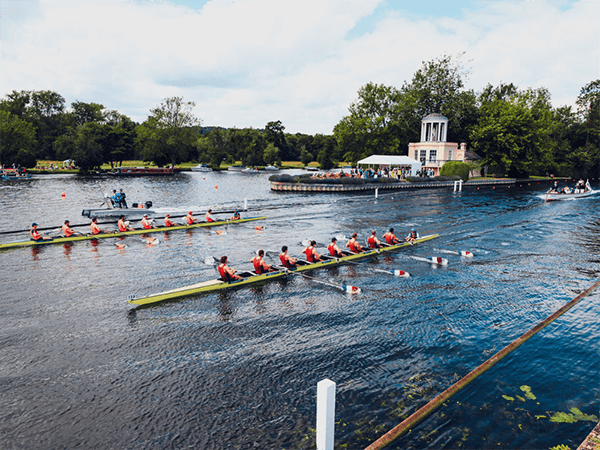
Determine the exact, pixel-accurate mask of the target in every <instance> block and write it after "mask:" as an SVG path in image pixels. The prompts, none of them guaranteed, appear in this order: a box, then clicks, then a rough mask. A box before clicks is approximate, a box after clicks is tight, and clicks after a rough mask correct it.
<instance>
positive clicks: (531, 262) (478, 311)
mask: <svg viewBox="0 0 600 450" xmlns="http://www.w3.org/2000/svg"><path fill="white" fill-rule="evenodd" d="M267 178H268V174H259V175H243V174H232V173H209V174H199V173H189V172H188V173H182V174H179V175H176V176H174V177H169V178H154V179H152V178H137V179H128V180H126V179H118V180H117V179H109V178H84V177H79V176H59V175H56V176H45V177H33V178H32V179H30V180H27V181H20V182H18V181H8V182H3V183H2V184H0V199H1V202H0V230H14V229H22V228H24V229H26V228H28V226H29V225H30V223H31V222H33V221H35V222H37V223H38V224H39V225H40V226H41V227H45V226H53V225H57V226H59V225H60V224H61V223H62V222H63V220H64V219H67V218H68V219H70V220H71V223H72V224H77V223H86V222H87V220H86V219H85V218H83V217H81V215H80V214H81V210H82V209H84V208H90V207H97V206H98V203H99V201H100V199H101V197H102V194H103V192H106V191H109V190H111V191H112V189H118V188H123V189H124V191H125V192H126V193H127V194H128V200H129V202H130V203H131V202H133V201H138V202H145V201H147V200H151V201H153V203H154V205H155V206H157V207H159V208H167V207H177V208H178V210H180V211H182V212H184V211H187V210H188V209H194V210H198V211H200V210H205V209H206V208H208V207H212V208H213V210H219V209H221V210H224V209H232V208H238V207H241V206H242V205H243V203H244V199H247V201H248V207H249V208H251V209H252V211H249V212H246V213H243V214H242V216H257V215H266V216H267V219H266V220H264V221H262V222H260V224H261V225H264V226H265V229H264V230H263V231H258V230H256V229H255V227H254V225H256V224H257V223H253V222H250V223H247V224H240V225H230V226H227V227H225V228H222V229H224V230H225V231H226V233H225V234H221V235H217V234H216V233H215V229H212V230H211V229H195V230H192V231H187V232H186V231H178V232H171V233H167V234H163V233H161V234H158V237H159V239H160V240H161V242H160V244H158V245H154V246H150V245H148V244H147V242H145V241H144V240H143V239H142V238H141V237H140V236H132V237H128V238H126V239H125V240H124V241H123V242H125V243H126V244H127V247H126V248H124V249H118V248H117V247H116V246H115V245H114V243H113V242H111V240H110V239H108V240H101V241H99V242H94V241H85V242H76V243H73V244H71V245H68V244H65V245H58V244H57V245H49V246H44V247H40V248H18V249H13V250H7V251H2V252H0V260H1V263H2V264H1V270H0V283H1V286H2V300H1V303H0V304H1V308H2V314H1V315H0V345H1V351H0V389H1V392H2V408H1V409H0V448H2V449H3V450H6V449H71V448H85V449H147V448H157V449H162V448H165V449H170V448H198V449H250V448H261V449H305V448H315V447H314V446H315V430H314V429H315V409H316V405H315V403H316V386H317V383H318V382H319V381H320V380H322V379H325V378H329V379H331V380H333V381H335V382H336V383H337V398H336V448H352V449H355V448H364V447H366V446H367V445H368V444H369V443H371V442H372V441H374V440H375V439H376V438H378V437H379V436H381V435H382V434H383V432H385V431H387V430H389V429H390V428H392V427H393V426H395V425H397V424H398V423H400V422H401V421H402V419H403V418H405V417H407V416H408V415H410V414H411V413H412V412H414V411H416V410H417V409H418V408H419V407H421V406H422V405H424V404H425V403H426V402H427V401H428V400H430V399H431V398H433V397H434V396H435V395H437V394H439V393H440V392H442V391H443V390H445V389H446V388H448V387H449V386H450V385H452V384H453V383H454V382H455V381H456V380H458V379H459V378H460V377H462V376H464V375H466V374H467V373H468V372H469V371H471V370H472V369H474V368H475V367H477V366H478V365H479V364H481V363H482V362H483V361H485V360H486V359H488V358H489V357H490V356H491V355H493V354H494V353H496V352H497V351H499V350H501V349H502V348H503V347H504V346H506V345H507V344H509V343H510V342H512V341H513V340H514V339H516V338H517V337H519V336H521V335H522V334H523V333H525V332H526V331H528V330H529V329H530V328H532V327H533V326H535V325H536V324H537V323H539V322H540V321H542V320H543V319H544V318H546V317H547V316H549V315H550V314H552V313H553V312H555V311H556V310H558V309H559V308H560V307H562V306H563V305H564V304H566V303H567V302H569V301H570V300H571V299H573V298H574V297H575V296H577V295H578V294H579V293H580V292H582V291H584V290H585V289H587V288H588V287H590V286H591V285H592V284H593V283H594V282H595V281H596V278H597V274H598V271H599V269H600V246H599V244H598V235H599V233H600V219H599V212H600V211H599V209H600V208H599V206H598V205H599V204H598V199H597V196H592V197H589V198H586V199H580V200H576V201H564V202H555V203H544V202H543V201H542V200H541V199H540V197H539V195H540V194H541V193H542V192H543V191H544V190H545V189H546V184H545V183H542V184H539V185H538V184H537V183H536V184H534V185H532V186H516V188H515V187H513V188H501V189H500V188H498V189H491V188H486V189H483V188H482V189H475V188H470V189H467V190H465V191H463V192H460V193H455V192H452V191H451V190H450V189H437V190H436V189H428V190H413V191H407V192H393V193H392V192H380V195H379V198H378V199H375V198H374V195H373V194H372V193H369V194H360V195H358V194H301V193H278V192H271V191H270V189H269V184H268V181H267ZM62 192H64V193H65V197H64V198H63V197H61V193H62ZM391 226H393V227H395V229H396V231H397V234H398V235H403V234H405V233H407V232H408V231H409V230H410V229H411V228H412V227H415V228H417V229H418V231H419V232H420V233H421V235H426V234H433V233H439V234H440V237H439V238H438V239H435V240H433V241H430V242H428V243H424V244H422V245H417V246H414V247H410V248H407V249H404V250H401V251H399V252H397V253H395V254H393V255H390V256H386V257H381V258H378V259H375V260H371V261H365V262H361V263H360V264H357V265H347V266H343V267H339V268H334V269H325V270H321V271H318V272H314V273H313V274H312V276H314V277H316V278H318V279H319V280H322V281H326V282H333V283H347V284H352V285H356V286H359V287H360V288H361V289H362V293H361V294H360V295H356V296H351V295H348V294H345V293H343V292H341V291H339V290H336V289H334V288H330V287H328V286H324V285H321V284H318V283H314V282H312V281H311V280H307V279H304V278H301V277H290V278H288V279H283V280H277V281H272V282H270V283H268V284H264V285H261V286H256V287H249V288H244V289H237V290H232V291H229V292H222V293H218V294H210V295H199V296H196V297H190V298H186V299H183V300H180V301H177V302H171V303H166V304H161V305H157V306H153V307H147V308H138V309H136V308H135V307H134V306H133V305H131V304H129V303H127V302H126V298H127V296H128V295H130V294H137V295H143V294H150V293H154V292H159V291H162V290H166V289H171V288H176V287H181V286H185V285H188V284H193V283H196V282H199V281H203V280H208V279H212V278H215V276H216V271H215V268H214V267H213V266H207V265H206V264H204V263H203V260H204V259H205V258H206V257H207V256H214V257H219V256H221V255H223V254H226V255H228V256H229V260H230V263H231V265H232V266H233V267H235V268H238V269H243V268H248V267H249V266H250V263H249V260H250V259H251V258H252V257H253V253H254V251H255V250H256V249H259V248H263V249H265V250H271V251H276V250H279V249H280V247H281V246H282V245H288V246H289V247H290V253H291V254H295V255H299V254H300V251H301V249H302V248H303V247H302V245H301V242H302V241H303V240H305V239H308V238H310V239H315V240H317V241H318V242H319V243H321V244H326V243H327V242H328V241H329V239H330V238H331V236H334V235H338V234H345V235H346V236H348V235H350V234H351V233H352V232H355V231H356V232H358V233H359V236H360V237H362V238H365V237H366V236H367V233H368V232H369V231H370V230H372V229H375V230H377V232H378V236H381V235H382V234H383V233H384V231H385V230H386V229H387V228H389V227H391ZM84 230H85V231H87V229H84ZM17 238H19V239H26V235H24V234H23V235H20V236H6V235H4V236H1V240H2V241H3V242H7V241H11V240H15V239H17ZM448 250H452V251H459V250H468V251H471V252H473V253H474V254H475V257H474V258H472V259H467V258H463V257H460V256H458V255H453V254H451V253H448V252H447V251H448ZM434 255H435V256H443V257H445V258H447V259H448V260H449V264H448V266H445V267H434V266H431V265H430V264H427V263H424V262H422V261H418V260H416V259H414V258H412V257H413V256H416V257H430V256H434ZM267 262H269V261H267ZM372 269H402V270H406V271H409V272H410V274H411V277H410V278H408V279H404V278H397V277H393V276H388V275H386V274H383V273H380V272H376V271H374V270H372ZM599 300H600V296H599V293H593V294H592V295H590V296H588V297H586V298H584V299H583V300H582V301H581V302H580V303H579V304H578V305H577V306H576V307H575V308H573V309H572V310H570V311H569V312H567V313H566V314H565V315H563V316H561V317H560V318H559V319H558V320H556V321H555V322H553V323H552V324H551V325H549V326H548V327H546V328H545V329H543V330H542V331H541V332H540V333H538V334H537V335H535V336H534V337H533V338H531V339H530V340H528V341H527V342H526V343H525V344H524V345H522V346H521V347H519V348H518V349H517V350H516V351H514V352H513V353H511V354H510V355H509V356H507V357H506V358H505V359H503V360H502V361H501V362H500V363H499V364H497V365H496V366H495V367H494V368H493V369H491V370H490V371H488V372H487V373H485V374H484V375H482V376H481V377H479V378H478V379H477V380H476V381H474V382H473V383H472V384H470V385H469V386H468V387H467V388H466V389H464V390H463V391H461V392H460V393H459V394H458V395H456V396H455V397H453V398H452V399H451V400H450V401H448V402H447V403H446V404H445V406H443V407H442V408H440V409H439V410H437V411H436V412H435V413H434V414H433V415H432V416H430V417H429V418H428V419H427V420H425V421H424V422H423V423H422V424H420V425H419V426H418V427H416V428H415V429H414V430H412V431H411V433H410V434H408V435H406V436H404V437H401V438H400V439H398V440H397V441H395V442H394V443H393V444H392V445H391V446H390V447H389V448H398V449H422V448H448V449H455V448H461V449H482V448H494V449H497V448H507V449H548V448H549V447H551V446H556V445H559V444H564V445H569V446H570V448H572V449H573V448H576V447H577V445H579V443H581V442H582V441H583V439H584V438H585V437H586V436H587V434H588V433H589V432H590V431H591V430H592V428H593V427H594V426H595V424H596V422H597V420H598V419H597V418H596V420H595V421H594V420H593V418H591V420H582V418H585V416H582V415H580V414H579V415H571V416H570V417H571V418H572V419H573V418H574V419H573V420H575V421H574V422H573V421H572V423H557V422H553V421H550V417H553V416H555V415H556V414H557V413H570V412H571V413H572V412H573V411H576V410H572V408H577V409H578V410H580V411H581V412H582V413H583V414H587V415H595V416H598V411H599V407H600V388H599V380H600V364H599V348H600V344H599V341H600V325H599V321H598V316H599V315H600V301H599ZM522 386H529V388H530V389H531V391H530V392H531V394H528V395H526V394H527V388H523V389H522V388H521V387H522ZM503 396H505V397H503ZM533 397H535V399H534V398H533ZM511 398H512V399H513V400H512V401H511V400H510V399H511ZM563 416H564V415H563ZM588 419H590V418H589V417H588Z"/></svg>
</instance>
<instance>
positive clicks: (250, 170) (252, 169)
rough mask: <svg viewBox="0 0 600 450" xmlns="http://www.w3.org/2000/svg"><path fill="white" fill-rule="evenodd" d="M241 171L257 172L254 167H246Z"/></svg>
mask: <svg viewBox="0 0 600 450" xmlns="http://www.w3.org/2000/svg"><path fill="white" fill-rule="evenodd" d="M242 172H243V173H258V168H256V167H247V168H245V169H244V170H242Z"/></svg>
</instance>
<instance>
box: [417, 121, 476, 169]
mask: <svg viewBox="0 0 600 450" xmlns="http://www.w3.org/2000/svg"><path fill="white" fill-rule="evenodd" d="M447 135H448V118H447V117H444V116H442V115H441V114H437V113H434V114H429V115H428V116H427V117H425V118H424V119H423V120H422V122H421V142H411V143H410V144H408V156H409V157H410V158H413V159H416V160H417V161H419V162H420V163H421V165H422V167H423V169H424V170H427V171H428V172H429V173H430V174H432V175H433V176H437V175H439V174H440V169H441V167H442V166H443V165H444V163H446V162H447V161H461V162H472V161H475V160H477V159H479V156H478V155H476V154H475V153H473V152H467V144H465V143H464V142H463V143H461V144H460V146H459V145H458V144H457V143H456V142H446V138H447Z"/></svg>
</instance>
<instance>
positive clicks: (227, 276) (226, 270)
mask: <svg viewBox="0 0 600 450" xmlns="http://www.w3.org/2000/svg"><path fill="white" fill-rule="evenodd" d="M217 269H218V271H219V274H220V275H221V279H222V280H223V281H233V280H241V279H242V277H240V276H239V275H236V274H235V272H236V271H235V270H233V269H232V268H231V267H229V266H228V265H227V256H221V264H219V267H217Z"/></svg>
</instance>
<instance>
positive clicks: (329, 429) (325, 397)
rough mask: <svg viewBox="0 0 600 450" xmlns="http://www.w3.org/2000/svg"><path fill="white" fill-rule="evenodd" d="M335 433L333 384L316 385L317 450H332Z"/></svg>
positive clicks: (325, 381)
mask: <svg viewBox="0 0 600 450" xmlns="http://www.w3.org/2000/svg"><path fill="white" fill-rule="evenodd" d="M334 433H335V382H334V381H331V380H329V379H327V378H325V379H324V380H321V381H319V382H318V383H317V450H333V443H334Z"/></svg>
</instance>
